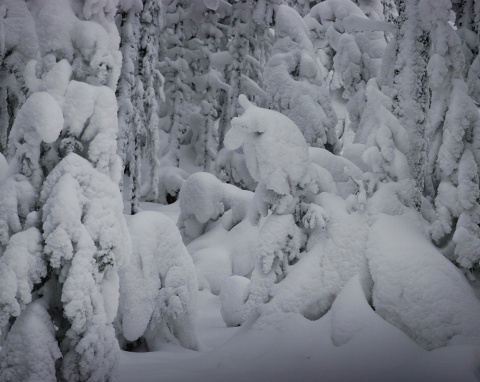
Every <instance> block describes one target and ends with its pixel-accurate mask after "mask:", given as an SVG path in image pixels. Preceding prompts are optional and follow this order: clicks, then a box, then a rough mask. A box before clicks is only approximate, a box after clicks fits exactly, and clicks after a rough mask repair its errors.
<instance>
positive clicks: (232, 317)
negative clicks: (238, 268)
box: [220, 276, 250, 326]
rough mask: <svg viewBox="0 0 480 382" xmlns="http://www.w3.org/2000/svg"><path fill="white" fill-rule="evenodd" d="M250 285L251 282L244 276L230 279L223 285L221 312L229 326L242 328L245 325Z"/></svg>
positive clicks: (221, 290)
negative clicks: (248, 287) (246, 303)
mask: <svg viewBox="0 0 480 382" xmlns="http://www.w3.org/2000/svg"><path fill="white" fill-rule="evenodd" d="M248 284H250V280H249V279H247V278H246V277H242V276H232V277H229V278H228V279H226V280H225V281H224V282H223V283H222V287H221V289H220V301H221V303H222V307H221V308H220V312H221V313H222V318H223V321H225V324H226V325H227V326H240V325H241V324H242V323H243V320H244V315H245V300H246V298H247V293H246V291H247V286H248Z"/></svg>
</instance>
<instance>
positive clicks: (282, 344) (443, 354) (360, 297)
mask: <svg viewBox="0 0 480 382" xmlns="http://www.w3.org/2000/svg"><path fill="white" fill-rule="evenodd" d="M142 209H144V210H156V211H159V212H162V213H164V214H166V215H167V216H169V217H170V218H171V219H172V220H173V221H176V219H177V217H178V214H179V211H178V209H177V204H174V205H170V206H161V205H157V204H152V203H143V204H142ZM395 219H397V220H398V221H397V222H396V223H394V222H393V221H392V219H391V218H388V217H386V218H385V219H384V220H382V221H380V222H379V223H378V224H376V225H374V226H373V227H371V234H372V231H375V232H373V234H375V235H379V240H377V249H378V250H385V249H388V250H390V251H392V253H391V255H398V254H396V253H393V252H397V251H398V252H401V251H402V250H404V249H405V246H410V247H415V246H417V247H416V248H417V251H424V252H425V253H426V254H425V256H426V257H428V251H429V250H428V248H427V247H425V248H424V247H422V244H421V239H420V238H419V237H420V235H419V237H418V238H416V237H415V235H412V234H411V233H409V232H403V234H402V235H400V236H401V237H403V238H405V237H407V238H408V240H403V243H404V244H402V243H401V242H395V237H399V236H398V235H397V234H396V233H395V234H392V235H391V236H389V233H391V232H392V230H391V228H392V227H388V225H389V224H397V225H398V228H399V229H405V230H407V231H408V229H409V228H408V224H410V222H409V221H408V216H405V217H395ZM402 223H404V225H403V227H402ZM405 235H407V236H405ZM213 245H214V244H213V243H212V246H213ZM382 246H383V247H382ZM387 247H388V248H387ZM387 258H388V256H387ZM396 258H400V259H402V258H404V257H398V256H396ZM417 260H418V258H417ZM374 266H381V264H378V263H377V264H376V265H374ZM398 266H399V268H401V267H402V266H406V267H408V259H405V260H404V261H403V263H402V261H400V263H399V264H398ZM406 272H407V273H409V271H408V269H406ZM397 274H398V273H397ZM389 277H390V280H392V278H394V277H395V274H392V275H390V276H389ZM419 277H424V279H425V280H426V282H428V280H430V281H431V277H435V272H433V273H432V274H425V275H423V276H421V275H420V276H419ZM394 281H395V280H393V281H392V285H394V284H395V282H394ZM379 282H380V281H379ZM412 282H415V281H413V280H412ZM477 283H478V282H477ZM474 284H475V283H474ZM433 285H436V288H441V286H440V285H438V284H435V283H434V284H433ZM390 291H392V290H390ZM476 292H478V288H476ZM405 293H408V290H407V289H405ZM477 296H478V293H477ZM420 298H422V297H420ZM437 303H438V304H442V303H445V302H442V301H438V302H437ZM446 303H452V302H448V301H447V302H446ZM455 303H456V302H453V304H455ZM220 308H221V302H220V297H219V296H216V295H214V294H212V293H211V292H210V291H208V290H202V291H200V292H199V295H198V311H197V333H198V340H199V344H200V345H199V350H198V351H192V350H187V349H184V348H182V347H180V346H178V345H173V344H164V345H162V348H161V349H160V350H159V351H155V352H144V353H142V352H127V351H122V354H121V358H120V368H119V380H120V381H125V382H126V381H156V380H158V381H160V380H162V381H197V382H203V381H212V382H214V381H219V382H220V381H235V382H236V381H279V382H280V381H313V380H322V381H445V382H446V381H462V382H467V381H472V382H473V381H478V380H480V342H479V340H478V339H474V338H473V337H471V338H469V337H462V338H460V337H459V336H457V337H454V338H453V339H452V340H451V341H450V342H449V343H448V345H447V346H445V347H440V348H438V349H435V350H433V351H426V350H424V349H423V348H422V347H420V346H419V345H418V344H417V343H415V342H414V341H413V340H412V339H410V338H409V337H408V336H407V335H406V334H405V333H404V332H402V331H401V330H399V329H398V328H397V327H395V326H393V325H391V324H390V323H388V322H387V321H385V320H384V319H383V318H382V317H380V315H378V314H377V313H376V312H375V311H374V310H373V309H372V307H371V303H369V301H368V298H367V297H366V296H365V293H364V291H363V288H362V285H361V281H360V278H359V277H358V276H354V277H353V278H352V279H351V280H350V281H349V282H348V283H347V284H346V286H345V287H344V288H343V290H342V292H341V293H340V294H339V295H338V296H337V298H336V299H335V301H334V303H333V305H332V307H331V309H330V310H329V311H328V312H327V313H326V314H325V315H323V316H322V317H321V318H320V319H317V320H309V319H307V318H305V317H304V316H303V315H301V314H300V313H289V314H286V315H284V316H283V317H282V319H281V320H277V321H276V322H273V321H272V322H271V325H269V324H268V323H267V325H265V322H264V321H265V320H263V322H260V321H261V320H257V321H255V320H253V321H252V320H251V322H246V323H244V324H243V325H242V326H241V327H238V328H229V327H226V325H225V323H224V321H223V319H222V316H221V313H220ZM411 314H415V312H411ZM269 319H272V317H270V318H269ZM417 319H418V321H419V322H420V325H421V320H422V317H417ZM428 319H429V318H428ZM274 321H275V320H274ZM450 324H454V323H450Z"/></svg>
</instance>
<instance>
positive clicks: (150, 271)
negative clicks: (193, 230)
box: [117, 212, 198, 351]
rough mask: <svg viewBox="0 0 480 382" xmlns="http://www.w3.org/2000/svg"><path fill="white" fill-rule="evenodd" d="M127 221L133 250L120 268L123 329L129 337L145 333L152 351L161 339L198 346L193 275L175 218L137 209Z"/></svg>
mask: <svg viewBox="0 0 480 382" xmlns="http://www.w3.org/2000/svg"><path fill="white" fill-rule="evenodd" d="M128 227H129V230H130V235H131V237H132V242H133V248H134V250H133V253H132V258H131V262H130V264H129V265H128V266H126V267H124V268H123V269H122V271H121V273H120V294H121V298H120V308H119V314H118V317H117V320H118V323H119V327H120V330H121V334H122V335H123V337H124V338H125V339H126V340H127V341H136V340H137V339H139V338H141V337H143V338H144V339H145V340H146V342H147V345H148V348H149V350H151V351H154V350H158V349H160V348H161V345H162V343H165V342H172V343H179V344H180V345H182V346H183V347H185V348H189V349H196V348H197V347H198V341H197V335H196V324H195V314H196V295H197V290H198V285H197V276H196V273H195V268H194V266H193V262H192V259H191V257H190V255H189V254H188V252H187V250H186V248H185V246H184V244H183V243H182V238H181V236H180V233H179V232H178V230H177V229H176V227H175V224H174V223H173V222H172V221H171V220H170V218H168V217H167V216H165V215H163V214H161V213H158V212H141V213H138V214H136V215H134V216H131V217H129V219H128Z"/></svg>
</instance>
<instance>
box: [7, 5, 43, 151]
mask: <svg viewBox="0 0 480 382" xmlns="http://www.w3.org/2000/svg"><path fill="white" fill-rule="evenodd" d="M38 49H39V47H38V39H37V33H36V30H35V22H34V20H33V18H32V15H31V14H30V11H29V10H28V6H27V3H26V2H25V1H15V0H8V1H3V2H2V4H0V152H2V153H4V154H5V153H6V149H7V140H8V135H9V134H10V129H11V128H12V125H13V122H14V120H15V116H16V113H17V112H18V110H19V109H20V107H21V106H22V104H23V103H24V102H25V98H26V96H27V89H28V88H27V87H26V85H25V79H24V77H23V70H24V67H25V65H26V64H27V62H28V61H30V60H32V59H38V58H39V51H38Z"/></svg>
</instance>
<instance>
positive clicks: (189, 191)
mask: <svg viewBox="0 0 480 382" xmlns="http://www.w3.org/2000/svg"><path fill="white" fill-rule="evenodd" d="M251 198H252V194H251V193H250V192H248V191H243V190H240V189H238V188H237V187H235V186H233V185H229V184H224V183H222V182H221V181H220V180H218V179H217V178H216V177H215V176H213V175H211V174H209V173H206V172H198V173H195V174H192V175H190V176H189V177H188V179H187V180H186V181H185V183H184V184H183V186H182V188H181V190H180V194H179V201H180V212H181V213H180V216H179V218H178V223H177V225H178V227H179V229H180V232H181V233H182V236H183V239H184V241H185V243H187V244H188V243H189V242H191V241H192V240H193V239H195V238H197V237H199V236H200V235H202V234H203V233H204V232H205V229H206V227H207V225H208V223H209V222H211V221H215V220H217V219H218V218H219V217H220V216H222V215H223V214H224V213H225V212H226V211H228V210H231V216H230V219H229V221H225V222H224V225H225V229H226V230H228V231H229V230H231V229H232V228H233V227H234V226H236V225H237V224H238V223H240V222H241V221H242V220H243V219H245V217H246V215H247V212H248V204H249V202H250V200H251Z"/></svg>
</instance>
